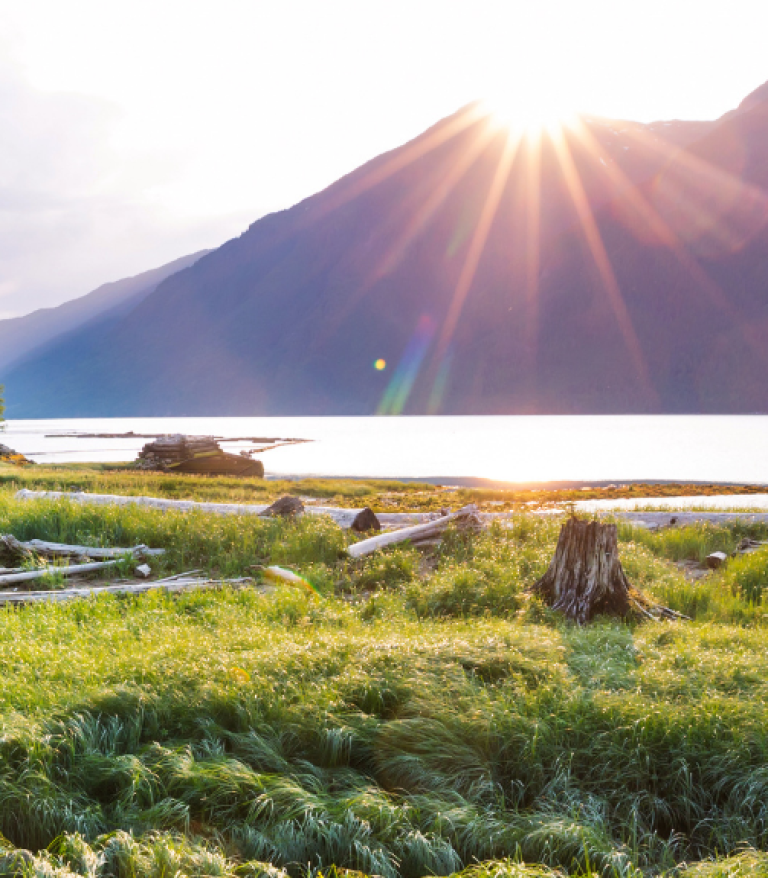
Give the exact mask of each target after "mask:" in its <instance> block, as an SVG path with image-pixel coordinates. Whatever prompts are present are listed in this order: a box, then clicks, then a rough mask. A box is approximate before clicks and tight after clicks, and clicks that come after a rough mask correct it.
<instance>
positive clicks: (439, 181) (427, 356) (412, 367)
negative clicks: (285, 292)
mask: <svg viewBox="0 0 768 878" xmlns="http://www.w3.org/2000/svg"><path fill="white" fill-rule="evenodd" d="M612 124H613V123H610V122H608V121H606V120H596V119H590V118H588V117H579V116H576V115H575V114H573V113H572V112H570V111H568V110H567V109H565V108H562V107H556V106H555V107H552V106H550V107H548V108H547V110H546V111H545V112H542V111H541V108H540V107H538V106H535V105H533V106H531V107H528V108H525V107H521V106H520V105H519V103H518V105H517V106H510V105H507V106H506V107H505V106H504V104H503V102H500V101H498V100H486V101H483V102H478V103H477V104H473V105H470V106H469V107H467V108H465V109H464V110H463V111H460V112H459V113H457V114H456V115H455V116H454V117H451V118H450V119H449V120H446V122H444V123H440V124H438V125H437V126H435V127H434V128H433V129H431V130H430V131H429V132H427V134H426V135H424V136H422V137H421V138H417V140H416V141H414V142H413V143H411V144H408V145H407V146H406V147H405V148H404V149H403V150H399V151H397V152H396V153H394V154H393V155H391V156H388V157H387V156H385V157H383V158H382V159H380V160H377V161H375V162H373V163H371V164H370V166H366V168H364V169H361V172H359V173H356V174H355V175H352V178H351V179H350V180H349V181H348V183H347V184H346V185H345V186H344V187H341V188H340V190H339V192H338V193H337V195H336V199H335V201H334V202H333V203H332V205H331V207H330V208H329V210H334V209H336V208H338V207H340V206H343V205H344V204H346V203H348V202H350V201H353V200H354V199H356V198H358V197H359V196H361V195H363V194H364V193H366V192H369V191H370V190H372V189H374V187H376V186H378V185H379V184H380V183H382V182H383V181H384V180H388V179H390V178H393V177H395V176H396V175H398V174H400V173H403V172H405V171H406V169H408V168H412V167H413V166H414V165H415V164H416V163H418V162H420V161H421V160H422V159H425V158H426V157H427V156H430V155H434V154H436V153H437V151H442V152H441V153H440V155H441V159H440V162H438V163H437V165H436V167H437V171H435V170H434V167H430V170H429V174H432V175H433V177H429V178H428V179H426V180H424V181H422V185H421V186H420V187H417V189H414V190H413V191H408V192H407V193H405V194H404V197H403V200H402V202H401V204H400V206H399V209H398V210H396V211H395V212H394V214H393V216H394V217H399V218H400V222H399V223H395V222H394V221H393V222H391V223H390V231H389V232H388V235H389V237H388V240H387V243H386V246H385V247H383V249H382V251H381V252H380V253H379V255H378V256H377V258H376V259H375V261H374V263H373V268H372V269H369V270H368V274H367V276H366V277H364V278H363V279H362V282H361V283H360V284H359V288H358V290H357V295H356V296H353V297H352V298H351V299H350V301H349V302H348V303H347V308H348V309H349V308H353V307H355V306H356V304H357V302H358V301H359V300H360V299H362V298H364V296H365V295H367V294H368V292H369V291H370V290H372V289H373V287H374V286H375V285H376V284H378V283H379V282H380V281H382V280H383V279H385V278H387V277H392V276H394V275H396V273H397V271H398V269H399V267H400V265H401V264H402V263H403V261H404V260H406V259H407V258H408V255H409V253H410V251H411V249H412V248H413V247H415V246H416V245H417V242H418V241H419V240H421V239H422V237H423V236H424V235H425V233H426V232H427V231H428V230H430V229H432V228H433V227H434V226H435V225H436V224H440V223H443V225H444V218H445V209H446V205H449V204H450V203H451V199H452V198H453V199H454V200H455V199H456V198H459V199H465V200H466V199H467V184H466V181H467V179H468V177H470V175H471V177H472V181H473V183H472V185H473V186H475V190H474V195H473V196H472V198H471V199H470V202H476V204H475V206H471V204H470V207H469V208H468V210H469V211H470V213H472V219H471V222H470V224H469V225H468V226H464V227H458V226H457V228H456V229H455V230H454V234H453V240H449V243H448V245H447V251H446V255H445V257H444V262H445V264H444V265H443V266H442V268H443V269H445V275H446V278H452V281H451V282H450V283H451V286H450V288H449V289H450V293H449V294H448V295H447V296H444V297H443V299H442V302H437V303H435V301H432V302H431V304H424V305H423V307H422V306H421V305H418V304H416V305H415V307H414V314H415V315H417V316H412V317H405V316H404V317H403V320H405V321H406V324H407V321H408V320H411V321H413V322H412V324H411V325H410V342H409V343H408V344H407V345H405V347H404V349H403V351H402V353H400V354H399V355H398V353H397V352H395V353H393V352H389V353H388V356H387V358H388V360H389V361H390V362H392V365H393V366H394V369H393V370H392V373H391V375H392V377H391V379H390V382H389V384H388V385H387V387H386V389H385V390H384V392H383V396H382V398H381V401H380V404H379V407H378V411H379V412H380V413H382V414H399V413H402V412H404V411H407V410H408V403H409V400H411V399H412V397H413V395H414V394H417V395H418V398H419V400H420V402H419V406H420V407H422V408H426V409H427V410H428V411H429V412H430V413H433V414H434V413H439V412H440V411H441V406H442V401H443V399H444V397H445V395H446V392H447V390H448V389H449V388H450V385H451V381H452V375H451V372H452V363H455V362H457V350H458V347H457V345H458V346H459V347H460V343H461V333H460V329H461V326H462V321H463V319H464V316H465V314H466V312H467V309H468V308H471V307H476V305H475V296H474V295H473V294H478V295H479V290H477V289H476V286H477V279H478V276H479V273H480V271H481V268H482V265H483V259H484V258H486V253H487V249H488V245H489V242H490V241H491V239H493V241H494V246H495V247H496V249H497V250H498V241H499V240H500V236H501V240H504V236H508V241H509V247H508V252H509V259H510V260H517V263H518V264H517V265H516V266H515V267H514V271H513V272H511V273H510V277H511V278H513V280H512V281H510V285H511V286H510V290H509V309H508V310H509V311H513V310H514V311H515V320H516V321H517V327H518V329H519V328H520V327H523V328H522V329H521V330H520V332H522V333H523V341H522V343H521V342H520V338H519V337H518V338H517V342H516V343H517V344H518V345H519V347H520V348H521V350H520V352H519V356H518V360H517V362H522V363H523V367H522V371H523V372H524V373H525V374H526V375H527V376H528V381H529V384H530V386H531V387H532V388H534V390H532V391H531V393H533V396H534V397H535V388H536V386H537V383H538V377H539V370H540V369H541V360H540V356H539V354H540V351H541V343H542V340H541V338H540V322H541V321H540V314H541V295H542V277H543V272H544V273H546V271H545V270H546V269H547V266H546V265H543V264H542V260H543V259H544V258H545V256H546V258H547V259H548V260H550V261H551V258H552V253H553V247H554V248H556V247H563V246H565V244H564V243H563V242H576V241H580V242H581V252H582V253H583V254H584V260H585V261H584V268H585V272H586V274H585V276H589V274H590V273H591V276H592V277H593V278H594V287H593V290H592V298H593V299H594V301H595V305H594V307H595V308H596V312H595V314H599V315H600V316H599V319H600V320H601V321H602V325H608V324H609V323H610V322H612V323H613V325H614V327H615V331H616V338H617V339H619V340H620V345H621V348H622V349H623V351H624V353H625V355H626V356H625V362H626V364H627V366H626V368H627V369H628V370H629V371H630V373H631V376H632V380H633V382H634V387H635V392H636V393H637V394H639V395H640V396H642V398H643V400H644V404H645V405H647V406H648V407H649V410H653V407H654V406H656V405H658V402H659V397H658V394H657V391H656V388H655V386H654V369H653V368H651V364H650V363H649V352H648V351H646V350H644V345H647V344H648V334H647V333H648V327H647V321H645V329H644V330H643V331H642V332H641V331H639V330H638V326H637V325H636V324H637V323H638V318H639V316H640V311H638V308H639V305H638V302H639V301H641V300H640V299H639V298H638V295H637V290H633V291H632V296H631V298H629V297H628V296H627V291H625V290H623V289H622V283H621V280H620V277H621V273H620V271H617V268H616V266H614V265H613V264H612V258H611V254H612V253H614V252H615V250H614V249H612V248H611V246H609V245H607V244H606V241H605V240H604V237H603V236H604V234H605V230H606V229H608V228H611V229H612V228H614V227H616V228H620V229H622V234H625V233H627V232H628V233H629V234H630V235H631V236H633V237H634V238H635V239H636V240H637V241H639V242H641V244H642V245H643V246H644V247H647V248H648V254H649V256H652V254H654V253H658V254H660V255H661V254H664V253H667V254H671V256H672V258H673V259H674V260H675V261H676V263H677V264H678V266H679V267H680V269H681V271H682V272H683V273H684V275H685V276H686V277H688V278H689V279H691V280H692V281H693V282H694V284H695V285H696V289H697V290H699V291H700V292H701V294H702V295H703V296H705V297H706V298H707V299H709V300H710V301H711V302H712V303H713V304H714V305H715V306H716V307H717V308H718V309H719V311H720V312H721V313H722V314H723V315H724V317H726V318H727V319H728V320H730V321H731V322H732V324H733V325H734V326H736V327H737V328H738V329H739V331H740V332H741V334H742V336H743V338H744V341H745V343H746V344H749V345H757V344H758V342H757V339H756V337H754V334H753V333H752V332H750V328H749V326H748V325H747V323H746V321H745V320H743V319H742V318H740V317H739V315H738V314H737V313H736V309H735V308H734V307H733V305H732V303H731V302H730V301H729V299H728V297H727V296H726V295H725V294H724V292H723V291H722V290H721V289H720V288H719V286H718V284H717V283H716V281H715V280H714V279H713V278H712V276H711V273H710V271H709V270H708V268H707V262H706V259H707V257H710V256H711V255H712V254H713V253H716V254H718V255H719V254H723V253H725V254H727V253H729V252H733V251H735V250H738V249H739V248H741V247H744V246H747V245H748V243H749V241H750V240H751V239H752V237H753V236H754V234H755V233H756V231H757V230H758V229H761V228H763V227H764V226H765V224H766V223H767V222H768V198H766V195H765V194H764V193H763V192H762V191H761V190H758V189H755V187H752V186H749V185H748V184H746V183H744V182H743V181H742V179H741V177H740V174H739V172H738V169H737V168H736V169H723V168H722V167H718V166H717V165H715V164H712V163H710V162H709V161H707V159H706V158H704V157H702V156H698V155H696V154H695V152H692V151H691V150H685V149H683V148H681V147H679V146H678V145H677V144H676V143H675V142H674V141H673V140H669V141H666V140H664V138H663V136H659V135H654V134H652V133H651V132H652V131H653V128H652V127H651V126H641V125H632V124H628V125H626V126H625V127H622V128H621V129H620V130H619V131H616V130H614V129H613V128H612V127H611V125H612ZM622 124H623V123H622ZM612 138H613V139H612ZM456 144H460V145H458V146H456V148H455V149H454V148H453V147H454V145H456ZM630 150H634V154H633V155H632V156H630V154H629V151H630ZM491 156H492V158H490V157H491ZM635 156H637V157H638V158H635ZM643 162H645V164H643ZM646 166H647V167H650V168H654V169H656V170H654V171H653V173H652V174H651V175H650V176H648V173H647V171H646V170H645V168H646ZM425 167H426V166H425ZM638 168H639V169H640V170H638ZM478 169H480V170H478ZM425 173H426V172H425ZM644 174H645V175H646V176H645V177H644V176H643V175H644ZM478 181H479V182H478ZM477 186H480V187H482V191H480V190H478V189H477ZM545 190H546V192H545ZM553 192H555V196H553V195H552V193H553ZM457 193H461V194H457ZM547 193H548V194H547ZM553 197H555V198H556V200H557V199H559V202H558V204H559V208H558V209H560V211H561V212H560V214H556V215H557V218H558V222H560V224H561V225H563V223H565V225H563V227H562V228H559V229H557V235H555V234H554V233H553V232H552V230H551V228H550V227H549V225H548V224H551V222H552V216H553V208H552V204H551V203H550V202H551V200H552V198H553ZM547 198H549V201H547ZM468 203H469V202H468ZM555 213H556V211H555ZM464 214H466V211H465V212H464ZM564 216H570V220H568V221H567V222H566V221H565V220H563V217H564ZM465 220H466V217H465ZM465 220H462V222H465ZM501 223H506V224H508V226H509V227H507V226H504V227H503V228H500V227H499V224H501ZM395 224H396V227H395ZM441 228H442V232H441V234H443V235H444V234H445V229H444V228H443V227H442V226H441ZM558 236H559V237H558ZM568 246H570V245H568ZM568 252H569V253H570V254H571V256H572V255H573V253H574V252H576V251H574V250H573V248H572V247H571V249H570V250H569V251H568ZM449 269H450V270H449ZM567 281H568V279H567V278H565V279H561V287H560V291H559V293H558V294H559V295H562V296H565V297H567V296H568V289H567ZM584 282H585V281H583V279H582V283H584ZM563 284H564V285H563ZM478 301H479V300H478ZM595 314H590V313H584V314H581V315H579V320H580V322H581V324H582V326H588V325H589V321H590V320H594V319H595ZM606 321H607V322H606ZM516 331H517V330H516ZM574 332H576V329H575V328H574ZM510 344H512V341H510ZM574 344H578V339H576V340H575V341H574ZM593 353H594V352H593ZM388 374H389V371H388Z"/></svg>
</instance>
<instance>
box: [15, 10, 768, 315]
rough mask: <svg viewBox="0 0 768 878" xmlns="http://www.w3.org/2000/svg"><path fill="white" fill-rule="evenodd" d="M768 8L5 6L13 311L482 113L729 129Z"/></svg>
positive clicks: (65, 294)
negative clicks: (693, 123)
mask: <svg viewBox="0 0 768 878" xmlns="http://www.w3.org/2000/svg"><path fill="white" fill-rule="evenodd" d="M767 33H768V2H766V0H716V2H711V0H690V2H689V0H642V2H636V0H562V2H547V0H525V2H521V0H507V2H503V0H496V2H482V0H472V2H458V0H457V2H453V0H435V2H432V0H407V2H400V0H384V2H379V0H355V2H337V0H295V2H292V0H270V2H260V0H197V2H195V0H183V2H176V0H151V2H144V0H130V2H123V0H0V102H1V103H0V106H1V107H2V113H0V317H8V316H12V315H16V314H22V313H26V312H28V311H31V310H34V309H35V308H39V307H45V306H49V305H55V304H58V303H60V302H62V301H64V300H66V299H70V298H73V297H75V296H78V295H82V294H84V293H86V292H88V291H90V290H91V289H93V288H95V287H96V286H98V285H99V284H101V283H104V282H106V281H110V280H117V279H119V278H121V277H125V276H127V275H131V274H136V273H138V272H140V271H144V270H146V269H148V268H152V267H155V266H156V265H159V264H162V263H163V262H167V261H170V260H171V259H174V258H176V257H178V256H182V255H184V254H185V253H189V252H192V251H194V250H196V249H200V248H202V247H214V246H217V245H219V244H221V243H223V242H224V241H225V240H226V239H227V238H229V237H232V236H234V235H236V234H239V233H240V232H241V231H242V230H243V229H244V228H245V227H246V226H247V225H248V224H249V223H251V222H253V221H254V220H255V219H257V218H258V217H260V216H262V215H263V214H265V213H268V212H270V211H272V210H277V209H280V208H283V207H288V206H290V205H291V204H293V203H295V202H296V201H298V200H299V199H301V198H303V197H305V196H307V195H310V194H312V193H313V192H315V191H317V190H318V189H321V188H323V187H324V186H326V185H328V184H329V183H331V182H333V180H335V179H337V178H338V177H339V176H341V175H342V174H344V173H346V172H348V171H350V170H352V169H353V168H354V167H356V166H358V165H360V164H361V163H362V162H364V161H365V160H367V159H369V158H372V157H373V156H375V155H377V154H378V153H380V152H382V151H384V150H386V149H389V148H392V147H394V146H397V145H399V144H400V143H402V142H404V141H406V140H408V139H409V138H411V137H413V136H415V135H416V134H418V133H419V132H420V131H422V130H423V129H424V128H426V127H427V126H429V125H430V124H432V123H433V122H435V121H436V120H437V119H438V118H440V117H442V116H445V115H447V114H449V113H451V112H453V111H454V110H456V109H457V108H458V107H460V106H462V105H463V104H465V103H467V102H468V101H471V100H474V99H476V98H479V97H484V96H493V97H495V98H496V99H503V100H504V101H509V103H510V105H511V106H513V107H519V112H520V113H521V114H525V113H527V112H529V111H530V109H531V107H532V106H533V107H540V106H544V107H547V108H551V109H555V110H558V111H569V110H579V109H580V110H584V111H587V112H592V113H597V114H602V115H609V116H619V117H625V118H633V119H638V120H640V121H652V120H654V119H667V118H684V119H712V118H716V117H717V116H719V115H721V114H722V113H724V112H726V111H727V110H729V109H731V108H733V107H734V106H735V105H737V104H738V103H739V101H740V100H741V99H742V98H743V97H744V96H745V95H746V94H747V93H749V92H750V91H752V90H753V89H754V88H756V87H757V86H758V85H760V84H762V83H763V82H764V81H765V80H767V79H768V55H767V54H766V51H765V40H766V34H767Z"/></svg>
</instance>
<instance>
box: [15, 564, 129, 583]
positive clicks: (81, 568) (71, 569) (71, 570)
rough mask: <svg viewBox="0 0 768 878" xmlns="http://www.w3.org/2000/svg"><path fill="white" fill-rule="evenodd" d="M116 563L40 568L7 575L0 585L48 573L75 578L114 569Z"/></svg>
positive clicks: (25, 580) (32, 578) (39, 576)
mask: <svg viewBox="0 0 768 878" xmlns="http://www.w3.org/2000/svg"><path fill="white" fill-rule="evenodd" d="M118 563H119V561H94V562H93V563H92V564H71V565H69V566H68V567H41V568H39V569H38V570H25V571H24V572H23V573H9V574H7V575H5V576H0V585H8V584H10V583H12V582H29V581H31V580H34V579H42V578H43V577H44V576H45V575H46V574H48V573H57V574H61V575H62V576H75V575H77V574H78V573H92V572H93V571H94V570H104V569H106V568H107V567H114V566H115V565H116V564H118Z"/></svg>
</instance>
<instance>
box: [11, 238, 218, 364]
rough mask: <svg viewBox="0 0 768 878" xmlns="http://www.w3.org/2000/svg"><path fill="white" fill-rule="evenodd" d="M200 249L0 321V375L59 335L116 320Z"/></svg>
mask: <svg viewBox="0 0 768 878" xmlns="http://www.w3.org/2000/svg"><path fill="white" fill-rule="evenodd" d="M209 252H210V251H209V250H201V251H199V252H198V253H193V254H191V255H190V256H183V257H181V258H180V259H175V260H174V261H173V262H169V263H167V264H166V265H161V266H160V267H159V268H153V269H151V270H150V271H145V272H142V273H141V274H137V275H135V276H134V277H128V278H124V279H123V280H118V281H114V282H112V283H107V284H103V285H102V286H100V287H99V288H98V289H95V290H94V291H93V292H91V293H88V294H87V295H85V296H80V297H79V298H77V299H72V300H71V301H69V302H65V303H64V304H63V305H59V306H58V307H55V308H40V309H39V310H37V311H32V312H31V313H30V314H25V315H24V316H23V317H13V318H10V319H8V320H0V374H2V371H4V370H6V369H8V368H9V367H12V366H14V365H15V364H17V363H19V362H20V361H22V360H25V359H27V358H28V357H29V356H30V355H31V354H38V355H39V353H40V352H41V350H44V349H46V348H47V347H48V345H49V344H50V343H51V342H52V341H55V340H57V339H60V338H61V337H62V336H64V335H66V334H68V333H70V332H73V331H75V330H78V329H84V328H86V327H89V326H90V325H91V323H92V322H93V321H99V322H101V321H103V320H110V321H116V320H118V319H119V318H120V317H122V316H123V315H124V314H127V313H128V311H130V309H131V308H133V307H134V306H135V305H137V304H138V303H139V302H140V301H141V300H142V299H144V298H146V297H147V296H148V295H149V294H150V293H151V292H152V291H153V290H154V289H155V288H156V287H157V285H158V284H159V283H160V282H161V281H164V280H165V279H166V278H167V277H169V276H170V275H172V274H175V273H176V272H177V271H181V269H182V268H187V267H188V266H190V265H193V264H194V263H195V262H197V260H198V259H199V258H200V257H201V256H204V255H205V254H206V253H209Z"/></svg>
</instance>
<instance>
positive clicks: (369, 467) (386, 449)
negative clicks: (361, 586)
mask: <svg viewBox="0 0 768 878" xmlns="http://www.w3.org/2000/svg"><path fill="white" fill-rule="evenodd" d="M129 430H132V431H134V432H135V433H189V434H196V435H216V436H222V437H227V436H229V437H235V436H263V437H284V438H302V439H311V440H313V441H312V442H309V443H306V444H302V445H293V446H287V447H284V448H277V449H272V450H269V451H265V452H264V453H263V457H262V459H263V461H264V466H265V468H266V471H267V475H318V476H340V475H348V476H372V477H374V476H375V477H380V478H397V477H400V478H428V477H446V478H448V479H450V478H466V477H474V478H487V479H498V480H502V481H516V482H527V481H603V480H608V481H617V482H618V481H622V480H630V479H673V480H692V481H719V482H723V481H733V482H753V483H768V416H766V415H748V416H653V417H648V416H623V415H617V416H605V417H603V416H600V417H595V416H581V417H561V416H547V417H535V416H526V417H431V418H428V417H421V418H415V417H400V418H109V419H106V418H105V419H80V420H75V419H73V420H51V421H11V422H8V424H7V425H6V430H5V435H4V436H2V435H0V442H2V443H4V444H6V445H10V446H11V447H12V448H15V449H16V450H17V451H21V452H23V453H24V454H26V455H27V456H29V457H31V458H32V459H33V460H36V461H38V462H40V463H43V462H54V461H87V460H94V461H95V460H98V461H125V460H133V459H134V458H135V456H136V453H137V452H138V451H139V449H140V448H141V446H142V445H143V444H144V442H145V441H148V440H145V439H78V438H65V437H63V436H62V435H61V434H63V433H67V432H71V431H81V432H89V433H121V432H127V431H129ZM225 447H226V448H228V449H229V450H232V451H237V450H240V449H241V448H246V447H251V446H249V445H248V444H241V445H237V444H233V445H226V446H225Z"/></svg>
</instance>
